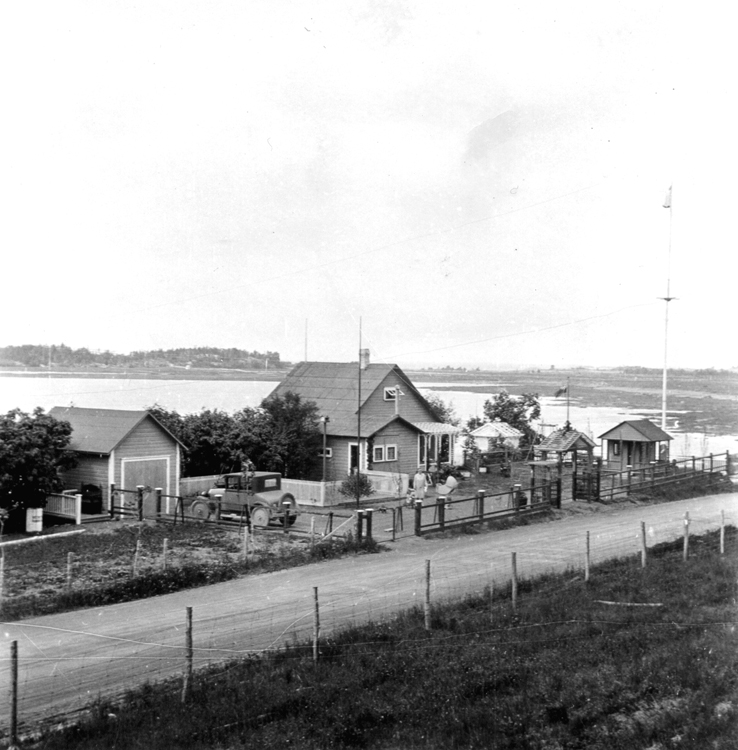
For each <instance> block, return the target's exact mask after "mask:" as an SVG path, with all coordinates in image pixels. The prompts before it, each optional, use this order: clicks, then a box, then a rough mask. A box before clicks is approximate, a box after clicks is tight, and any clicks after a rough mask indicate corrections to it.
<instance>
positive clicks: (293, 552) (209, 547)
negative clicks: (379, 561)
mask: <svg viewBox="0 0 738 750" xmlns="http://www.w3.org/2000/svg"><path fill="white" fill-rule="evenodd" d="M165 539H166V540H167V546H168V554H167V565H166V568H165V567H164V564H163V546H164V540H165ZM137 546H138V560H137V563H136V566H137V567H136V570H135V571H134V559H135V558H136V549H137ZM242 549H243V548H242V537H241V536H240V535H238V534H236V533H234V532H231V531H224V530H218V529H213V528H211V527H208V526H205V525H204V524H185V525H182V526H175V527H173V526H165V525H159V524H151V523H144V524H125V525H121V526H118V527H116V528H114V529H110V530H105V531H104V532H98V533H82V534H74V535H59V536H49V537H48V538H47V539H44V540H43V541H39V542H33V543H31V544H27V545H19V546H14V547H8V548H6V549H4V550H3V555H4V558H5V560H4V566H3V567H4V582H3V596H2V602H1V604H0V618H2V620H4V621H6V622H8V621H12V620H20V619H24V618H27V617H36V616H39V615H47V614H54V613H58V612H67V611H70V610H74V609H81V608H84V607H92V606H102V605H105V604H117V603H121V602H127V601H133V600H135V599H145V598H147V597H150V596H157V595H159V594H169V593H172V592H175V591H181V590H183V589H188V588H194V587H197V586H207V585H209V584H213V583H220V582H222V581H229V580H232V579H234V578H238V577H239V576H243V575H248V574H254V573H266V572H270V571H275V570H282V569H284V568H290V567H296V566H298V565H306V564H308V563H311V562H317V561H319V560H326V559H333V558H336V557H342V556H345V555H352V554H363V553H374V552H378V551H380V546H379V545H378V544H377V543H376V542H375V541H373V540H366V539H363V540H362V541H361V542H358V541H357V540H356V539H355V538H354V537H353V536H351V535H348V536H347V537H345V538H332V539H329V540H327V541H324V542H322V543H321V544H318V545H315V546H310V545H309V544H307V543H291V542H285V541H284V539H283V537H282V536H281V535H276V534H275V535H269V534H262V535H260V536H259V537H258V538H257V540H256V542H253V541H252V542H251V552H250V553H249V554H248V555H247V556H246V557H244V555H243V552H242ZM69 553H71V554H72V561H73V567H72V571H71V572H72V585H71V586H69V587H68V586H67V561H68V555H69Z"/></svg>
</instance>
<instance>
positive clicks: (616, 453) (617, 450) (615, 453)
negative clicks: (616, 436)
mask: <svg viewBox="0 0 738 750" xmlns="http://www.w3.org/2000/svg"><path fill="white" fill-rule="evenodd" d="M612 455H613V456H619V455H620V443H613V444H612Z"/></svg>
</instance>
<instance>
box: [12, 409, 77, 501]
mask: <svg viewBox="0 0 738 750" xmlns="http://www.w3.org/2000/svg"><path fill="white" fill-rule="evenodd" d="M71 434H72V428H71V425H70V424H69V422H64V421H61V420H58V419H55V418H54V417H52V416H51V415H49V414H46V413H45V412H44V410H43V409H41V408H40V407H39V408H36V409H35V410H34V412H33V414H27V413H25V412H22V411H21V410H20V409H13V410H12V411H9V412H8V413H7V414H5V415H4V416H3V417H2V418H0V508H2V509H4V510H5V511H6V512H8V511H11V510H14V509H24V508H38V507H43V505H44V502H45V499H46V495H48V494H49V493H51V492H58V491H60V490H61V489H62V483H61V480H60V477H59V471H60V470H63V469H69V468H72V467H73V466H75V465H76V463H77V457H76V455H75V454H74V453H73V452H72V451H70V450H68V446H69V441H70V439H71Z"/></svg>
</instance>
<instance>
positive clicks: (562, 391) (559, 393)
mask: <svg viewBox="0 0 738 750" xmlns="http://www.w3.org/2000/svg"><path fill="white" fill-rule="evenodd" d="M567 390H568V388H567V387H566V386H564V387H563V388H559V389H558V390H557V391H556V393H554V398H558V397H559V396H565V395H566V391H567Z"/></svg>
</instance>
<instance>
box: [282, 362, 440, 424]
mask: <svg viewBox="0 0 738 750" xmlns="http://www.w3.org/2000/svg"><path fill="white" fill-rule="evenodd" d="M390 373H394V374H395V375H396V376H397V377H398V379H399V380H400V381H401V382H402V383H403V387H406V388H408V389H409V390H411V391H412V392H413V393H414V394H415V395H416V396H417V398H418V399H420V401H421V402H422V403H425V399H424V398H423V396H422V395H421V394H420V392H419V391H418V389H417V388H416V387H415V386H414V385H413V384H412V383H411V382H410V378H408V377H407V375H405V373H404V372H403V371H402V370H401V369H400V368H399V367H398V366H397V365H390V364H382V363H377V364H369V365H367V366H366V368H364V369H363V370H362V371H361V405H362V407H363V406H364V404H366V402H367V400H368V399H369V398H370V397H371V395H372V394H373V393H374V391H376V390H377V388H379V386H380V385H381V384H382V383H383V382H384V380H385V378H386V377H387V376H388V375H389V374H390ZM287 391H293V392H294V393H299V394H300V397H301V398H302V399H304V400H306V401H314V402H315V404H317V406H318V411H319V412H320V414H321V415H323V416H327V417H329V419H330V421H329V422H328V426H327V428H326V433H327V434H328V435H334V436H338V435H341V436H345V435H355V434H356V433H357V429H358V419H357V411H358V409H359V363H358V362H300V363H299V364H298V365H295V367H293V368H292V370H291V371H290V372H289V373H288V374H287V376H286V377H285V379H284V380H283V381H282V382H281V383H280V384H279V385H278V386H277V387H276V388H275V389H274V390H273V391H272V393H271V394H270V395H276V396H283V395H284V394H285V393H286V392H287ZM428 414H429V415H430V414H431V411H430V407H428ZM392 419H394V416H393V417H390V418H385V417H370V416H369V415H367V416H366V417H364V416H363V415H362V418H361V436H362V437H368V436H370V435H372V434H374V433H375V432H377V430H379V429H381V428H382V427H384V426H385V425H386V424H388V423H389V422H390V421H391V420H392ZM400 419H402V418H401V417H400ZM403 421H405V422H407V424H411V423H410V422H408V421H407V420H403ZM423 424H425V423H423Z"/></svg>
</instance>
